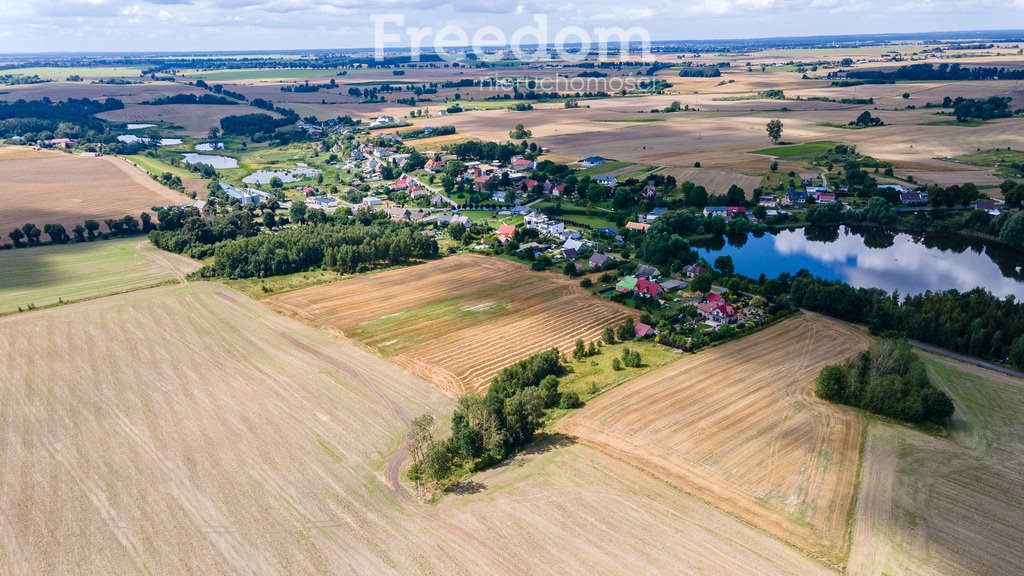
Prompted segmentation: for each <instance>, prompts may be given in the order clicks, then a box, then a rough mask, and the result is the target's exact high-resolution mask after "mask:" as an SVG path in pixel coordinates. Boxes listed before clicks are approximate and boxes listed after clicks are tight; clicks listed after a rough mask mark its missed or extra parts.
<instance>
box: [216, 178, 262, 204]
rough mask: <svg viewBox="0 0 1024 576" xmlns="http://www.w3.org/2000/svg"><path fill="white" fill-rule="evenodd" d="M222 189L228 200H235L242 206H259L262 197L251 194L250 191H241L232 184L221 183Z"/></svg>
mask: <svg viewBox="0 0 1024 576" xmlns="http://www.w3.org/2000/svg"><path fill="white" fill-rule="evenodd" d="M220 189H221V190H223V191H224V194H226V195H227V196H228V198H234V199H235V200H238V202H239V203H241V204H259V203H260V196H258V195H256V194H252V193H250V192H249V191H248V190H245V191H243V190H239V189H238V188H235V187H234V186H232V185H230V184H225V183H224V182H221V183H220Z"/></svg>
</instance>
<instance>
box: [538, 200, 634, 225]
mask: <svg viewBox="0 0 1024 576" xmlns="http://www.w3.org/2000/svg"><path fill="white" fill-rule="evenodd" d="M554 205H555V204H554V202H549V201H544V202H538V203H537V204H534V205H533V207H534V208H535V209H537V210H541V209H543V208H551V207H553V206H554ZM610 216H611V214H610V213H608V212H604V211H603V210H598V209H597V208H594V209H593V210H591V211H590V214H587V209H586V208H585V207H583V206H576V205H574V204H570V203H567V202H563V203H562V211H561V213H559V214H558V215H557V216H554V217H555V218H557V219H559V220H564V221H566V222H575V223H576V224H586V225H587V226H591V227H593V228H599V227H602V226H615V222H614V221H613V220H609V217H610Z"/></svg>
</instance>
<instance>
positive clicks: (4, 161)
mask: <svg viewBox="0 0 1024 576" xmlns="http://www.w3.org/2000/svg"><path fill="white" fill-rule="evenodd" d="M0 182H2V183H3V186H2V187H0V201H2V202H3V203H4V206H5V207H4V209H3V210H0V232H2V236H3V239H4V241H6V240H7V232H9V231H10V230H12V229H14V228H15V227H20V226H21V225H23V224H25V223H28V222H31V223H32V224H35V225H36V226H38V227H39V228H42V227H43V226H44V225H45V224H63V225H64V227H65V228H66V229H67V230H68V233H69V234H70V233H71V229H72V228H73V227H74V226H75V225H77V224H81V223H82V222H84V221H85V220H89V219H92V220H97V221H99V222H103V220H105V219H107V218H120V217H122V216H124V215H126V214H131V215H132V216H135V217H136V218H138V217H139V214H140V213H141V212H144V211H149V210H150V209H151V208H152V207H153V206H160V205H165V204H180V203H182V202H185V201H188V199H187V198H186V197H184V196H182V195H181V194H179V193H177V192H175V191H173V190H171V189H169V188H165V187H164V186H161V185H160V184H157V183H156V182H154V181H153V180H152V179H151V178H150V177H149V176H147V175H146V173H145V172H143V171H141V170H139V169H138V168H135V167H133V166H131V165H130V164H128V163H127V162H125V161H124V160H122V159H120V158H116V157H112V156H102V157H99V158H84V157H81V156H72V155H70V154H64V153H62V152H50V151H45V150H30V149H28V148H21V147H12V148H0Z"/></svg>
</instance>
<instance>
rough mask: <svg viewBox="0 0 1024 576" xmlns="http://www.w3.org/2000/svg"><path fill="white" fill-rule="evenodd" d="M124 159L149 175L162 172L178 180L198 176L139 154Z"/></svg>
mask: <svg viewBox="0 0 1024 576" xmlns="http://www.w3.org/2000/svg"><path fill="white" fill-rule="evenodd" d="M125 158H126V159H128V160H131V161H132V162H135V163H136V164H138V165H139V166H140V167H141V168H142V169H143V170H145V171H146V172H149V173H150V174H156V175H160V174H163V173H164V172H170V173H171V174H173V175H175V176H178V177H179V178H198V177H199V175H198V174H195V173H193V172H189V171H188V170H186V169H184V168H180V167H178V166H171V165H170V164H168V163H166V162H162V161H160V160H158V159H156V158H150V157H149V156H143V155H141V154H132V155H130V156H125Z"/></svg>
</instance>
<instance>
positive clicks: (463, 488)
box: [446, 480, 487, 496]
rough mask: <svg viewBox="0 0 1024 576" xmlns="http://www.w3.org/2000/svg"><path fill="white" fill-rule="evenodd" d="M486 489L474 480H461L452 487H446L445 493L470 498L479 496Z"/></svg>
mask: <svg viewBox="0 0 1024 576" xmlns="http://www.w3.org/2000/svg"><path fill="white" fill-rule="evenodd" d="M486 489H487V485H486V484H484V483H483V482H477V481H476V480H463V481H461V482H459V483H458V484H455V485H454V486H450V487H448V489H447V490H446V492H448V493H449V494H452V495H454V496H470V495H473V494H479V493H481V492H483V491H484V490H486Z"/></svg>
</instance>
